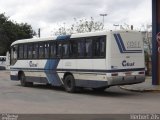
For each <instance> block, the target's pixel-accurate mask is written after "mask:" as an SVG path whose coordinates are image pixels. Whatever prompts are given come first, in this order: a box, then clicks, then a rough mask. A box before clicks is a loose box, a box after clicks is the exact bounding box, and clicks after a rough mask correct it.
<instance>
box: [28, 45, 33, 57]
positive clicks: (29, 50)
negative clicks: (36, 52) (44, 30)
mask: <svg viewBox="0 0 160 120" xmlns="http://www.w3.org/2000/svg"><path fill="white" fill-rule="evenodd" d="M32 55H33V45H32V44H28V58H29V59H32Z"/></svg>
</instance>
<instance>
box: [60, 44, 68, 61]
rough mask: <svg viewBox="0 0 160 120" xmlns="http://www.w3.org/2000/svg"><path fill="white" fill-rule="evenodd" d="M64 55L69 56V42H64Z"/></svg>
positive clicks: (64, 56)
mask: <svg viewBox="0 0 160 120" xmlns="http://www.w3.org/2000/svg"><path fill="white" fill-rule="evenodd" d="M62 56H63V58H69V42H67V43H63V46H62Z"/></svg>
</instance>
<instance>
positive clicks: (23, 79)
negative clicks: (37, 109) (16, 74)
mask: <svg viewBox="0 0 160 120" xmlns="http://www.w3.org/2000/svg"><path fill="white" fill-rule="evenodd" d="M20 83H21V86H23V87H30V86H33V83H32V82H27V81H26V77H25V75H24V73H22V74H21V75H20Z"/></svg>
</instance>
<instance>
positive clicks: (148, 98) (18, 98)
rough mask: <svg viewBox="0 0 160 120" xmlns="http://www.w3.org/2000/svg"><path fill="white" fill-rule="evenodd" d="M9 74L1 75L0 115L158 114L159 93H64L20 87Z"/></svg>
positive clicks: (112, 90) (111, 90) (110, 90)
mask: <svg viewBox="0 0 160 120" xmlns="http://www.w3.org/2000/svg"><path fill="white" fill-rule="evenodd" d="M9 75H10V73H9V71H3V70H1V71H0V113H21V114H23V113H25V114H30V113H31V114H52V113H55V114H56V113H61V114H72V113H73V114H106V113H107V114H126V113H128V114H133V113H160V93H158V92H132V91H126V90H123V89H121V88H119V87H110V88H108V89H106V90H105V92H94V91H92V90H90V89H85V90H83V91H81V92H79V93H74V94H71V93H66V92H65V91H64V89H63V88H55V87H51V86H46V85H38V84H36V85H34V86H33V87H21V86H20V83H19V81H17V82H15V81H11V80H10V77H9Z"/></svg>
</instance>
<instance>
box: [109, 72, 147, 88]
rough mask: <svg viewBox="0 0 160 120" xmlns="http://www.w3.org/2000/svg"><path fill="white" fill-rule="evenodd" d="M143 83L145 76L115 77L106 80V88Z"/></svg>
mask: <svg viewBox="0 0 160 120" xmlns="http://www.w3.org/2000/svg"><path fill="white" fill-rule="evenodd" d="M144 81H145V75H137V76H117V77H110V78H108V86H114V85H129V84H136V83H141V82H144Z"/></svg>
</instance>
